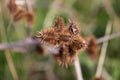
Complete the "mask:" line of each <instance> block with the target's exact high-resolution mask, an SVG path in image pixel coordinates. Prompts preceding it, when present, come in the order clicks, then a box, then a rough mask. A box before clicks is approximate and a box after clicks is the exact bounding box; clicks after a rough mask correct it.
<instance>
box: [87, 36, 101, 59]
mask: <svg viewBox="0 0 120 80" xmlns="http://www.w3.org/2000/svg"><path fill="white" fill-rule="evenodd" d="M87 43H88V48H87V49H86V51H87V54H88V56H89V57H90V58H91V59H96V58H97V57H98V51H99V47H98V45H97V40H96V38H95V37H94V36H91V37H89V38H87Z"/></svg>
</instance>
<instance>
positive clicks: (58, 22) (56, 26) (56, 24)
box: [53, 17, 64, 32]
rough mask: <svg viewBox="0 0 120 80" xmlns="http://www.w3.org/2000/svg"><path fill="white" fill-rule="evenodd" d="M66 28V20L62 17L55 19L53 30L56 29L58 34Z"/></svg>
mask: <svg viewBox="0 0 120 80" xmlns="http://www.w3.org/2000/svg"><path fill="white" fill-rule="evenodd" d="M63 27H64V20H63V19H62V18H61V17H57V18H56V19H55V22H54V25H53V28H54V29H55V31H56V32H61V31H62V30H63Z"/></svg>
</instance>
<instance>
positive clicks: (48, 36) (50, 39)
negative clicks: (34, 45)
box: [36, 29, 58, 46]
mask: <svg viewBox="0 0 120 80" xmlns="http://www.w3.org/2000/svg"><path fill="white" fill-rule="evenodd" d="M36 39H37V40H39V41H41V42H43V43H48V44H51V45H52V46H55V45H56V44H57V43H58V35H57V34H56V33H55V32H54V29H48V30H46V31H42V32H39V33H38V34H37V35H36Z"/></svg>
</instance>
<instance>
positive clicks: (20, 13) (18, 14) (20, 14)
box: [13, 10, 25, 22]
mask: <svg viewBox="0 0 120 80" xmlns="http://www.w3.org/2000/svg"><path fill="white" fill-rule="evenodd" d="M24 15H25V12H24V11H23V10H18V11H16V12H15V13H14V14H13V21H15V22H16V21H19V20H21V19H22V18H24Z"/></svg>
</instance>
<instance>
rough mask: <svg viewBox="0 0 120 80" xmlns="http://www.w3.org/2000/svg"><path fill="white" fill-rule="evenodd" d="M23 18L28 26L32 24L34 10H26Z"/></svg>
mask: <svg viewBox="0 0 120 80" xmlns="http://www.w3.org/2000/svg"><path fill="white" fill-rule="evenodd" d="M24 18H25V21H26V22H27V24H28V26H32V25H33V23H34V18H35V16H34V12H27V13H26V14H25V15H24Z"/></svg>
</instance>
